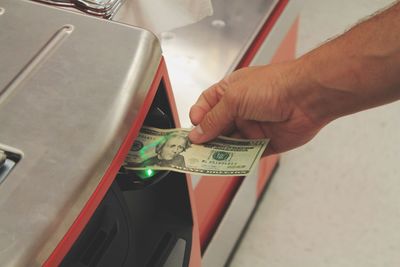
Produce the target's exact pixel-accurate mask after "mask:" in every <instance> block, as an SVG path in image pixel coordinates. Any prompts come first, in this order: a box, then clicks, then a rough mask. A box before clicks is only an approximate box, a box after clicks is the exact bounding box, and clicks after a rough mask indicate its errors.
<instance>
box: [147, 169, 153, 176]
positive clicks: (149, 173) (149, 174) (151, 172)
mask: <svg viewBox="0 0 400 267" xmlns="http://www.w3.org/2000/svg"><path fill="white" fill-rule="evenodd" d="M145 172H146V175H147V177H151V176H153V175H154V171H153V170H152V169H146V170H145Z"/></svg>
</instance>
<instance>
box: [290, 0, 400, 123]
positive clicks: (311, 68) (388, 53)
mask: <svg viewBox="0 0 400 267" xmlns="http://www.w3.org/2000/svg"><path fill="white" fill-rule="evenodd" d="M296 64H297V65H298V66H299V68H298V70H297V71H296V74H295V75H296V78H297V79H296V78H295V79H293V81H294V82H296V80H298V81H299V85H298V87H299V90H298V91H297V92H296V93H294V98H295V101H296V102H297V103H300V104H299V105H300V106H301V108H302V109H303V110H305V111H306V112H307V113H308V115H309V116H311V117H312V119H313V120H315V121H317V122H321V121H323V122H329V121H331V120H333V119H335V118H337V117H340V116H344V115H347V114H351V113H354V112H357V111H360V110H364V109H367V108H371V107H374V106H378V105H381V104H385V103H389V102H392V101H395V100H397V99H399V98H400V3H397V4H396V5H394V6H393V7H391V8H389V9H387V10H386V11H384V12H382V13H380V14H379V15H377V16H374V17H372V18H371V19H369V20H367V21H364V22H363V23H360V24H359V25H357V26H356V27H354V28H352V29H351V30H350V31H348V32H347V33H345V34H343V35H342V36H340V37H339V38H336V39H334V40H332V41H330V42H327V43H326V44H324V45H322V46H321V47H319V48H317V49H315V50H313V51H312V52H310V53H308V54H306V55H304V56H303V57H301V58H300V59H298V60H297V62H296Z"/></svg>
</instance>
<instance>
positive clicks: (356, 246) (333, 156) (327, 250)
mask: <svg viewBox="0 0 400 267" xmlns="http://www.w3.org/2000/svg"><path fill="white" fill-rule="evenodd" d="M304 2H305V5H304V9H303V11H302V13H301V21H300V32H299V43H298V49H297V51H298V55H301V54H303V53H305V52H307V51H308V50H310V49H312V48H313V47H315V46H317V45H318V44H320V43H321V42H323V41H324V40H326V39H327V38H329V37H332V36H335V35H337V34H339V33H342V32H343V31H344V30H345V29H347V28H349V27H350V26H351V25H354V24H355V23H356V22H357V21H359V20H360V19H361V18H363V17H365V16H366V15H368V14H372V13H374V12H375V11H377V10H379V9H380V8H382V7H385V6H386V5H387V4H388V3H391V2H393V1H390V0H385V1H383V0H351V1H349V0H347V1H346V0H334V1H332V0H308V1H304ZM396 27H397V28H396ZM399 29H400V26H399V25H397V26H395V25H393V30H399ZM230 266H231V267H245V266H251V267H261V266H268V267H303V266H304V267H305V266H307V267H314V266H318V267H327V266H335V267H337V266H340V267H355V266H363V267H372V266H385V267H398V266H400V102H397V103H393V104H390V105H387V106H384V107H379V108H375V109H373V110H369V111H366V112H362V113H358V114H355V115H352V116H348V117H345V118H342V119H339V120H336V121H334V122H333V123H331V124H330V125H328V126H327V127H326V128H325V129H323V130H322V131H321V132H320V134H319V135H318V136H317V137H316V138H315V139H314V140H313V141H311V142H310V143H309V144H307V145H305V146H303V147H301V148H298V149H296V150H294V151H291V152H288V153H286V154H284V155H283V156H282V160H281V165H280V168H279V169H278V171H277V173H276V175H275V176H274V178H273V181H272V183H271V184H270V187H269V188H268V191H267V192H266V194H265V196H264V198H263V200H262V202H261V204H260V206H259V208H258V210H257V212H256V214H255V216H254V218H253V220H252V222H251V224H250V225H249V229H248V231H247V232H246V234H245V236H244V238H243V240H242V242H241V244H240V246H239V248H238V251H237V252H236V254H235V256H234V258H233V260H232V263H231V265H230Z"/></svg>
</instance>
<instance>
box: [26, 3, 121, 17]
mask: <svg viewBox="0 0 400 267" xmlns="http://www.w3.org/2000/svg"><path fill="white" fill-rule="evenodd" d="M33 1H37V2H43V3H47V4H52V5H58V6H66V7H75V8H77V9H79V10H81V11H84V12H86V13H89V14H92V15H95V16H101V17H104V18H110V17H112V15H114V14H115V12H116V11H117V10H118V8H119V7H120V6H121V4H122V2H123V1H124V0H33Z"/></svg>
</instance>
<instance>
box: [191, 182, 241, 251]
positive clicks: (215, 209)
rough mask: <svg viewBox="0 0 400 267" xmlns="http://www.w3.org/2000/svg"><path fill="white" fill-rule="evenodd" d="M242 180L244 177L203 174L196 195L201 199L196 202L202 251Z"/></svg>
mask: <svg viewBox="0 0 400 267" xmlns="http://www.w3.org/2000/svg"><path fill="white" fill-rule="evenodd" d="M242 181H243V177H215V176H203V177H202V178H201V180H200V182H199V183H198V185H197V186H196V188H195V191H194V193H195V197H196V199H198V200H201V201H198V202H197V203H196V204H197V216H198V217H197V218H198V222H199V231H200V244H201V248H202V251H204V249H205V248H206V246H207V244H208V241H209V240H210V238H211V236H212V234H213V233H214V231H215V226H216V225H217V224H218V222H219V221H220V220H221V218H222V216H223V215H224V212H225V210H226V208H227V204H228V203H230V202H231V200H232V198H233V196H234V195H235V193H236V190H237V188H238V187H239V186H240V184H241V182H242Z"/></svg>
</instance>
